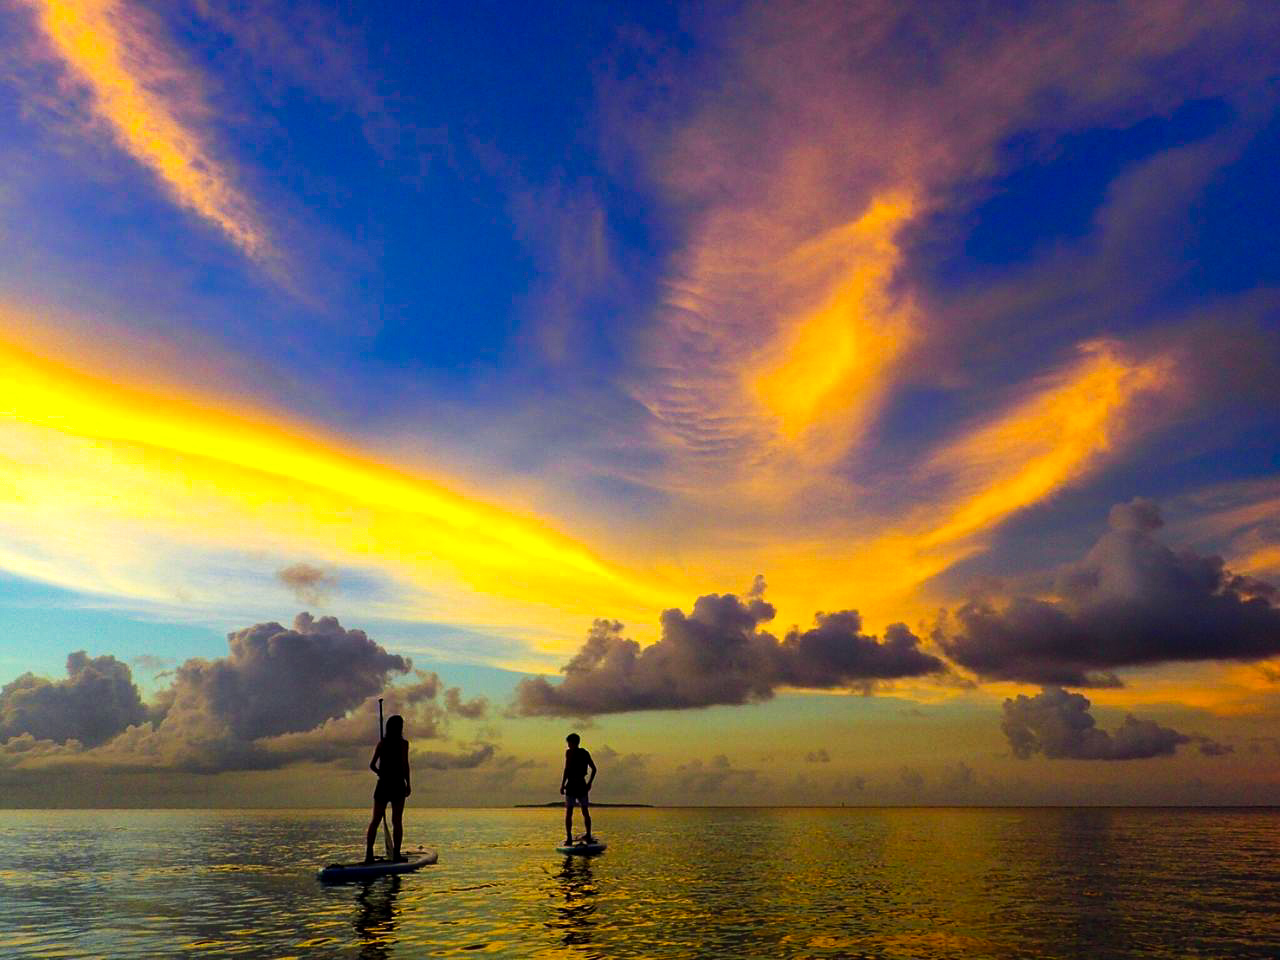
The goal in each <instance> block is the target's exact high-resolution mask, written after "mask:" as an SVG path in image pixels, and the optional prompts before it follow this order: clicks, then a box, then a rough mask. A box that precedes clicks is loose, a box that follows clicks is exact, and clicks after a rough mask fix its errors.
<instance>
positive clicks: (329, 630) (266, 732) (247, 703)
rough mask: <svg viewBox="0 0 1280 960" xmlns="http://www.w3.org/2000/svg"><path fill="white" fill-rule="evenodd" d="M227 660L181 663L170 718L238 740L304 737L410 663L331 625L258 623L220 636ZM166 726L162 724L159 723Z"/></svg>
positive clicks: (329, 620) (301, 617) (328, 620)
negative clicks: (182, 715)
mask: <svg viewBox="0 0 1280 960" xmlns="http://www.w3.org/2000/svg"><path fill="white" fill-rule="evenodd" d="M227 642H228V644H229V646H230V648H231V651H230V655H229V656H226V657H222V658H220V659H217V660H194V659H193V660H188V661H187V662H186V663H184V664H183V665H182V666H181V667H179V668H178V670H177V674H176V677H175V681H174V687H175V691H176V695H175V700H174V704H173V707H171V708H170V714H169V716H172V715H173V712H174V711H178V710H182V711H186V712H197V713H200V714H204V715H207V716H209V717H213V718H216V719H218V720H219V721H221V722H223V723H225V724H226V726H227V727H228V728H229V729H230V730H231V732H232V733H234V734H235V735H236V736H237V737H239V738H241V739H246V740H252V739H256V738H258V737H269V736H275V735H278V734H283V733H294V732H298V731H303V730H310V729H312V728H313V727H316V726H318V725H319V724H322V723H324V722H325V721H327V720H331V719H334V718H336V717H341V716H342V715H343V714H345V713H346V712H347V711H348V710H350V709H351V708H352V707H355V706H356V705H358V704H359V703H361V702H362V701H363V700H364V699H365V698H366V697H369V696H372V695H374V694H376V693H377V692H378V691H379V690H381V689H382V688H383V687H384V686H385V685H386V683H387V679H388V677H389V676H390V675H391V674H394V673H407V672H408V671H409V669H410V662H409V661H408V660H406V659H405V658H404V657H401V656H397V655H396V654H393V653H388V652H387V651H386V650H384V649H383V648H382V647H381V646H379V645H378V644H377V643H375V642H374V641H372V640H370V639H369V637H368V635H367V634H365V632H364V631H363V630H347V629H344V628H343V627H342V625H341V624H340V623H339V622H338V620H337V618H335V617H321V618H320V619H318V620H317V619H316V618H315V617H313V616H311V614H309V613H300V614H298V616H297V617H295V618H294V621H293V627H292V628H291V629H290V628H286V627H283V626H281V625H280V624H278V623H274V622H271V623H259V624H255V625H254V626H252V627H246V628H245V629H243V630H237V631H235V632H234V633H230V634H228V635H227ZM167 719H168V718H166V720H167Z"/></svg>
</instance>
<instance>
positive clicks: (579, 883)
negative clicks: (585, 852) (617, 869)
mask: <svg viewBox="0 0 1280 960" xmlns="http://www.w3.org/2000/svg"><path fill="white" fill-rule="evenodd" d="M556 879H557V880H559V881H560V891H561V893H562V894H563V895H564V903H563V904H557V905H556V908H555V909H556V915H557V916H556V919H555V920H554V921H553V922H552V923H550V924H548V926H550V927H552V928H553V929H557V930H563V931H564V936H563V938H562V939H561V942H562V943H563V944H564V945H565V946H566V947H572V946H581V945H583V944H588V943H590V942H591V927H592V926H593V925H594V922H593V920H592V919H591V917H592V914H594V913H595V912H596V904H595V895H596V884H595V880H594V879H593V878H592V876H591V858H590V857H573V856H566V857H565V858H564V867H563V868H561V870H560V873H559V874H557V876H556Z"/></svg>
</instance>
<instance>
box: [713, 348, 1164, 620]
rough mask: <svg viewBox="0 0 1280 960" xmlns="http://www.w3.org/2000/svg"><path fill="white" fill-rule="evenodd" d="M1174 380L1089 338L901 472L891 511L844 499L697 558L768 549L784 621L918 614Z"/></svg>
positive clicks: (1134, 431)
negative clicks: (900, 492) (831, 509)
mask: <svg viewBox="0 0 1280 960" xmlns="http://www.w3.org/2000/svg"><path fill="white" fill-rule="evenodd" d="M1176 383H1177V379H1176V371H1175V369H1174V367H1173V365H1172V363H1171V361H1169V360H1168V359H1166V358H1165V357H1162V356H1156V357H1152V358H1147V359H1135V358H1129V357H1126V356H1125V355H1124V353H1123V352H1122V351H1121V350H1120V348H1119V347H1118V346H1116V345H1113V344H1107V343H1091V344H1087V345H1085V347H1084V348H1083V350H1082V356H1081V357H1080V359H1079V360H1077V361H1075V362H1074V363H1072V364H1069V365H1067V366H1066V367H1065V368H1064V369H1062V370H1059V371H1058V372H1056V373H1054V374H1052V375H1050V376H1047V377H1045V378H1043V379H1041V380H1038V381H1036V382H1034V383H1033V384H1031V385H1030V386H1029V387H1028V388H1026V389H1025V391H1024V395H1023V396H1021V397H1019V398H1017V399H1016V400H1014V401H1013V402H1012V403H1011V404H1010V405H1009V406H1008V407H1007V408H1006V409H1005V410H1003V411H1001V412H999V413H997V414H996V415H995V416H994V417H992V418H991V419H989V420H987V421H985V422H980V423H977V424H974V425H972V426H971V427H969V428H968V429H967V430H966V431H965V432H964V433H963V434H962V435H961V436H960V437H959V438H958V439H956V440H953V441H950V442H949V443H946V444H944V445H943V446H942V447H940V448H939V449H938V450H936V451H935V452H934V453H932V454H931V455H930V456H928V457H927V458H926V459H925V460H924V461H923V462H922V464H921V465H920V466H919V467H918V468H916V469H915V471H914V476H909V477H904V478H902V480H901V484H902V485H903V486H904V488H908V489H909V490H917V491H919V492H918V493H917V494H916V500H915V503H914V504H913V503H912V502H911V501H910V500H908V501H907V503H905V504H904V505H903V507H902V511H901V513H900V514H899V515H896V516H890V517H886V516H867V515H865V514H862V515H859V514H858V512H857V510H856V502H855V501H852V500H851V506H850V508H849V514H848V517H847V518H845V519H844V521H843V522H842V521H840V520H837V519H833V518H830V517H828V518H826V519H825V523H826V526H825V527H824V528H823V529H820V530H815V529H813V528H812V526H810V527H808V528H790V529H786V530H779V529H777V528H776V527H775V528H774V529H772V530H771V531H768V532H767V533H765V534H763V535H762V536H763V538H764V539H766V540H767V541H768V542H767V545H766V543H764V542H759V541H757V542H754V543H751V544H750V545H748V546H745V547H744V546H743V545H742V544H740V543H738V544H735V543H733V542H732V541H730V542H729V543H728V544H727V545H722V546H720V547H718V548H716V547H713V548H712V549H711V550H709V551H707V552H706V553H705V554H704V557H707V558H713V559H712V562H711V566H712V567H713V568H714V570H716V571H717V575H719V576H722V577H723V576H727V575H729V574H730V572H731V571H733V570H734V569H739V570H740V569H742V568H743V567H744V566H745V565H747V564H749V563H750V562H751V560H750V559H747V558H746V557H745V556H744V551H749V552H750V553H751V554H753V555H757V556H758V555H764V556H766V557H767V560H768V563H767V567H766V568H765V569H767V571H768V579H769V584H770V594H771V597H772V599H773V600H774V602H775V603H777V604H778V606H779V608H780V609H781V610H782V611H783V614H782V618H783V619H788V618H791V619H797V620H800V621H801V622H804V621H803V618H806V617H808V616H809V615H810V613H811V612H812V611H813V610H828V611H829V610H833V609H840V608H842V607H846V606H849V605H851V604H856V605H857V606H858V608H859V609H860V610H861V611H862V612H863V613H864V614H866V615H867V617H868V622H869V623H871V624H872V625H874V627H875V628H876V629H880V628H882V627H883V625H884V624H886V623H888V622H890V621H891V620H895V619H903V618H906V619H908V620H911V619H912V618H914V617H927V616H929V615H931V613H932V611H933V610H934V609H935V608H936V603H937V599H938V598H930V597H928V596H926V595H923V594H921V593H920V587H921V585H923V584H925V583H926V582H927V581H928V580H930V579H931V578H933V577H936V576H937V575H938V574H940V573H942V572H943V571H945V570H947V569H948V568H949V567H951V566H953V565H955V564H956V563H958V562H959V561H961V560H963V559H964V558H965V557H968V556H970V555H972V554H973V553H975V552H976V551H978V550H981V549H982V548H983V547H984V546H985V544H986V542H987V538H988V537H989V536H990V535H991V534H992V533H993V532H994V531H995V530H996V529H997V528H998V527H999V525H1000V524H1001V523H1002V522H1004V521H1005V520H1007V519H1008V518H1009V517H1010V516H1012V515H1013V514H1015V513H1017V512H1018V511H1020V510H1024V509H1026V508H1028V507H1030V506H1033V505H1035V504H1037V503H1042V502H1044V501H1045V500H1047V499H1048V498H1050V497H1052V496H1053V495H1054V494H1055V493H1057V492H1058V491H1060V490H1061V489H1063V488H1064V487H1065V486H1068V485H1069V484H1072V483H1075V482H1078V481H1079V480H1081V479H1083V478H1084V477H1085V476H1087V475H1088V473H1089V472H1090V471H1092V470H1095V469H1097V468H1098V467H1099V466H1100V465H1102V464H1103V463H1106V462H1107V461H1108V460H1109V459H1110V458H1111V457H1114V456H1116V455H1118V454H1119V453H1121V452H1122V451H1124V450H1125V449H1127V448H1128V445H1129V444H1130V443H1131V442H1132V441H1133V439H1134V438H1135V437H1137V436H1138V435H1139V434H1140V433H1141V430H1142V428H1143V427H1150V426H1151V425H1152V424H1150V423H1138V422H1135V417H1136V414H1137V413H1138V411H1140V410H1142V409H1143V406H1142V404H1143V403H1144V402H1145V401H1146V400H1148V399H1150V398H1152V397H1154V396H1157V395H1167V394H1168V392H1169V391H1170V390H1172V389H1174V387H1175V386H1176ZM907 495H908V496H909V495H910V494H909V493H908V494H907ZM735 565H736V566H735ZM708 579H713V578H711V577H708Z"/></svg>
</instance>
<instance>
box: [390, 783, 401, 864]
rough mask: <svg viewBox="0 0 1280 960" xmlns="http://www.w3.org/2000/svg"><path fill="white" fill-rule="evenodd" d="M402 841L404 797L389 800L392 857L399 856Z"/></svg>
mask: <svg viewBox="0 0 1280 960" xmlns="http://www.w3.org/2000/svg"><path fill="white" fill-rule="evenodd" d="M403 839H404V797H392V798H391V843H392V845H393V847H394V849H395V853H394V856H397V857H398V856H400V841H402V840H403Z"/></svg>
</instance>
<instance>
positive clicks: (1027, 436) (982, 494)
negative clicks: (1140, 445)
mask: <svg viewBox="0 0 1280 960" xmlns="http://www.w3.org/2000/svg"><path fill="white" fill-rule="evenodd" d="M1082 349H1083V357H1082V359H1081V360H1080V362H1079V363H1077V364H1075V365H1074V366H1072V367H1070V368H1068V369H1067V370H1064V371H1062V372H1059V373H1057V374H1055V375H1053V376H1051V377H1049V378H1048V379H1046V380H1044V381H1042V382H1041V383H1040V384H1038V385H1037V389H1036V390H1035V392H1034V393H1033V394H1032V395H1031V396H1029V397H1028V398H1027V399H1025V400H1024V401H1022V402H1020V403H1018V404H1016V405H1015V406H1014V407H1013V408H1012V409H1010V410H1008V411H1007V412H1005V413H1004V414H1002V415H1001V416H999V417H998V418H996V419H995V420H994V421H992V422H991V423H988V424H984V425H981V426H979V427H977V428H976V429H974V430H972V431H970V432H969V433H968V434H966V435H965V436H963V437H962V438H960V439H959V440H958V441H955V442H953V443H950V444H947V445H946V446H944V447H943V448H942V449H941V450H939V451H938V452H937V453H935V454H934V455H933V457H932V458H931V459H930V461H929V464H928V466H927V467H926V470H925V473H926V475H927V476H928V475H940V476H947V477H948V478H949V481H950V483H949V485H950V488H951V489H952V490H953V491H955V492H958V493H960V494H962V499H960V500H959V501H958V502H956V503H954V504H953V505H951V507H950V509H949V512H948V516H947V517H946V519H945V520H944V521H943V522H942V523H941V524H939V525H938V526H937V527H935V528H934V529H932V530H931V531H929V533H928V534H927V536H926V537H925V539H924V541H923V545H925V546H934V545H937V546H945V545H946V544H950V543H955V542H957V541H960V540H963V539H964V538H965V537H968V536H970V535H972V534H975V533H980V532H982V531H983V530H986V529H988V528H990V527H991V526H992V525H994V524H995V523H998V522H999V521H1000V520H1002V519H1004V518H1005V517H1007V516H1009V514H1011V513H1014V512H1015V511H1018V510H1021V509H1023V508H1024V507H1028V506H1030V505H1032V504H1034V503H1037V502H1039V501H1041V500H1043V499H1044V498H1045V497H1047V496H1049V495H1050V494H1052V493H1054V492H1055V491H1057V490H1059V489H1060V488H1062V487H1063V486H1064V485H1066V484H1068V483H1070V482H1071V481H1073V480H1075V479H1077V478H1078V477H1080V476H1081V475H1083V474H1084V473H1085V472H1086V471H1087V470H1089V469H1091V468H1092V467H1093V466H1095V465H1096V463H1097V462H1098V460H1099V459H1100V458H1101V457H1102V456H1103V455H1105V454H1106V453H1107V452H1108V451H1110V450H1111V449H1112V447H1113V446H1115V445H1116V443H1117V442H1118V441H1119V440H1121V439H1123V437H1124V436H1125V434H1126V431H1127V429H1128V426H1129V419H1128V418H1129V415H1130V413H1131V412H1132V409H1133V404H1134V402H1135V401H1136V400H1137V399H1138V398H1139V397H1141V396H1142V395H1144V394H1148V393H1151V392H1153V391H1157V390H1163V389H1166V388H1168V387H1169V386H1171V384H1172V374H1173V367H1172V363H1171V361H1169V360H1168V359H1165V358H1155V359H1152V360H1149V361H1145V362H1134V361H1131V360H1127V359H1125V358H1124V357H1122V356H1121V355H1120V354H1119V352H1118V351H1117V349H1116V348H1115V347H1114V346H1113V345H1110V344H1107V343H1101V342H1099V343H1088V344H1085V345H1084V347H1083V348H1082Z"/></svg>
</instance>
